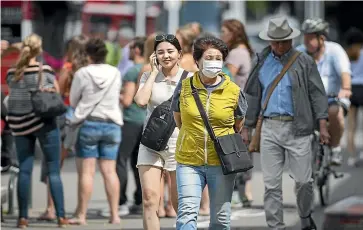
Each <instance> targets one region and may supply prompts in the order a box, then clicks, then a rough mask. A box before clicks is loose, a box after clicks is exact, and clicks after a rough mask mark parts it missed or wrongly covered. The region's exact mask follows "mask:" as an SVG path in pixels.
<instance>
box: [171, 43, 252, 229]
mask: <svg viewBox="0 0 363 230" xmlns="http://www.w3.org/2000/svg"><path fill="white" fill-rule="evenodd" d="M227 55H228V48H227V45H226V44H225V43H224V42H223V41H222V40H220V39H217V38H214V37H204V38H200V39H198V40H197V41H196V42H195V44H194V51H193V58H194V60H195V61H196V63H197V65H198V67H199V69H200V71H198V72H196V73H195V74H194V76H193V77H192V78H191V79H192V80H190V79H185V80H183V81H182V82H181V83H179V85H178V88H177V89H176V90H175V93H174V96H173V105H172V108H173V111H174V118H175V122H176V124H177V126H178V127H179V129H180V133H179V136H178V141H177V146H176V149H177V151H176V154H175V159H176V161H177V162H178V163H177V169H176V173H177V186H178V202H179V204H178V217H177V223H176V229H196V227H197V222H196V221H197V216H198V212H199V204H200V199H201V194H202V191H203V188H204V187H205V186H206V185H207V186H208V190H209V199H210V224H209V228H210V229H230V215H231V198H232V192H233V185H234V179H235V175H234V174H232V175H223V172H222V168H221V163H220V160H219V158H218V156H217V153H216V151H215V149H214V145H213V141H212V140H211V138H210V137H209V135H208V133H207V132H206V131H205V125H204V123H203V120H202V118H201V116H200V113H199V110H198V108H197V105H196V102H195V100H194V97H193V95H192V90H191V84H193V86H194V87H195V88H196V89H197V91H198V94H199V97H200V99H201V102H202V104H203V105H204V108H205V111H206V113H207V115H208V119H209V122H210V124H211V126H212V127H213V130H214V132H215V134H216V136H222V135H227V134H232V133H234V132H235V130H237V131H240V130H241V129H242V126H243V122H244V116H245V114H246V110H247V102H246V98H245V96H244V94H243V92H242V91H241V89H240V88H239V87H238V86H237V85H236V84H235V83H233V82H232V81H231V80H230V78H229V77H228V76H227V75H225V74H224V73H223V72H222V66H223V61H224V60H225V59H226V57H227Z"/></svg>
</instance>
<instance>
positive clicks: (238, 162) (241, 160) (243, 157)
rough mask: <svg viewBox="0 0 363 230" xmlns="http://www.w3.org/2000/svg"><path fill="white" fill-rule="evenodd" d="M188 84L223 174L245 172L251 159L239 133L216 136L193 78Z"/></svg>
mask: <svg viewBox="0 0 363 230" xmlns="http://www.w3.org/2000/svg"><path fill="white" fill-rule="evenodd" d="M190 86H191V88H192V95H193V97H194V100H195V103H196V104H197V107H198V110H199V113H200V115H201V117H202V119H203V123H204V125H205V127H206V128H207V131H208V133H209V136H210V137H211V139H212V141H213V143H214V148H215V150H216V152H217V155H218V157H219V160H220V162H221V166H222V170H223V174H224V175H228V174H234V173H239V172H246V171H248V170H250V169H252V168H253V164H252V160H251V158H250V156H249V154H248V151H247V147H246V145H245V144H244V143H243V141H242V137H241V135H240V134H239V133H234V134H228V135H224V136H219V137H216V135H215V133H214V131H213V128H212V126H211V125H210V123H209V121H208V117H207V114H206V112H205V110H204V108H203V105H202V102H201V101H200V98H199V94H198V90H197V89H196V88H195V87H194V85H193V78H190Z"/></svg>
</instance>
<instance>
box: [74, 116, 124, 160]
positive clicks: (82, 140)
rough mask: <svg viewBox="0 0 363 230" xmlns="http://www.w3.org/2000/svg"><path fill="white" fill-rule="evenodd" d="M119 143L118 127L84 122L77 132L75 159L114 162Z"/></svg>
mask: <svg viewBox="0 0 363 230" xmlns="http://www.w3.org/2000/svg"><path fill="white" fill-rule="evenodd" d="M120 143H121V127H120V126H119V125H117V124H115V123H108V122H103V121H87V120H86V121H85V122H84V123H83V124H82V127H81V128H80V130H79V136H78V141H77V145H76V149H77V157H80V158H97V159H103V160H116V158H117V154H118V149H119V147H120Z"/></svg>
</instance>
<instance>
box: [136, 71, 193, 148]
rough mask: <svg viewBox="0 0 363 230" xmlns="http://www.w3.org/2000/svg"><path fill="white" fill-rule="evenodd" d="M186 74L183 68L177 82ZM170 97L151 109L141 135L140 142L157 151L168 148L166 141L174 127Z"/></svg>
mask: <svg viewBox="0 0 363 230" xmlns="http://www.w3.org/2000/svg"><path fill="white" fill-rule="evenodd" d="M188 74H189V72H187V71H185V70H184V72H183V73H182V75H181V77H180V80H179V82H180V83H179V84H181V81H183V80H184V79H185V78H186V77H187V76H188ZM172 99H173V96H171V98H169V100H167V101H164V102H163V103H161V104H160V105H158V106H157V107H156V108H155V109H154V110H153V112H152V113H151V115H150V117H149V120H148V122H147V124H146V126H145V129H144V131H143V133H142V136H141V144H143V145H144V146H146V147H148V148H149V149H152V150H154V151H157V152H160V151H164V150H167V149H169V146H168V141H169V139H170V137H171V135H172V134H173V132H174V130H175V127H176V124H175V120H174V115H173V111H172V109H171V104H172Z"/></svg>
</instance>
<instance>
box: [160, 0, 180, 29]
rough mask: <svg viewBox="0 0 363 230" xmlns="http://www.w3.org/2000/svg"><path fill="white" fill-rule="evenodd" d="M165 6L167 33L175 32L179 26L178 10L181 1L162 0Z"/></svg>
mask: <svg viewBox="0 0 363 230" xmlns="http://www.w3.org/2000/svg"><path fill="white" fill-rule="evenodd" d="M164 5H165V8H166V9H167V10H168V33H169V34H175V32H176V31H177V29H178V28H179V10H180V7H181V1H168V0H165V1H164Z"/></svg>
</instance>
